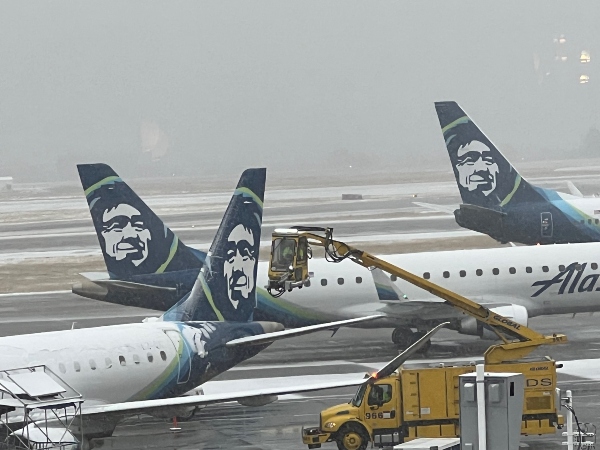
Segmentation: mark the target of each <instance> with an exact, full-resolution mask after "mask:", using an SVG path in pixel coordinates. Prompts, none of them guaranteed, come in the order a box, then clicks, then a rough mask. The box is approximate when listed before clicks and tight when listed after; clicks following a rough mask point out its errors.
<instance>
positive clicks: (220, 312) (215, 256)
mask: <svg viewBox="0 0 600 450" xmlns="http://www.w3.org/2000/svg"><path fill="white" fill-rule="evenodd" d="M265 178H266V169H247V170H246V171H244V173H242V176H241V177H240V181H239V182H238V185H237V188H236V190H235V191H234V193H233V196H232V197H231V200H230V202H229V206H228V207H227V211H225V215H224V216H223V219H222V220H221V225H220V226H219V229H218V230H217V234H216V235H215V238H214V240H213V242H212V245H211V246H210V251H209V252H208V255H207V257H206V263H205V266H204V267H203V268H202V270H201V271H200V274H199V275H198V279H197V280H196V283H195V284H194V287H193V288H192V291H191V292H190V293H189V294H188V295H186V296H185V297H184V298H183V299H181V300H180V301H179V303H178V304H177V305H175V306H174V307H173V308H171V309H170V310H169V311H167V312H166V313H165V314H164V315H163V320H169V321H196V320H198V321H199V320H211V321H216V320H218V321H231V322H247V321H250V320H252V314H253V312H254V308H255V307H256V271H257V267H258V251H259V248H260V231H261V224H262V212H263V200H264V196H265Z"/></svg>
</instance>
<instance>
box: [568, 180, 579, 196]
mask: <svg viewBox="0 0 600 450" xmlns="http://www.w3.org/2000/svg"><path fill="white" fill-rule="evenodd" d="M567 187H568V188H569V192H570V193H571V195H574V196H575V197H583V194H582V193H581V191H580V190H579V189H577V187H576V186H575V185H574V184H573V182H571V181H568V180H567Z"/></svg>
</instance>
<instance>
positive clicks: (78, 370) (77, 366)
mask: <svg viewBox="0 0 600 450" xmlns="http://www.w3.org/2000/svg"><path fill="white" fill-rule="evenodd" d="M73 367H74V368H75V372H81V366H80V365H79V363H78V362H77V361H75V362H73Z"/></svg>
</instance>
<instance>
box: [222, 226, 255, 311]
mask: <svg viewBox="0 0 600 450" xmlns="http://www.w3.org/2000/svg"><path fill="white" fill-rule="evenodd" d="M257 241H258V239H255V234H254V232H253V231H252V229H251V228H250V227H246V226H245V225H243V224H238V225H237V226H236V227H234V228H233V230H231V232H230V233H229V236H228V237H227V242H226V244H225V245H226V249H225V252H226V253H225V261H224V263H223V276H224V277H225V279H226V283H227V293H228V295H229V301H230V302H231V304H232V305H233V307H234V308H235V309H237V308H238V306H239V303H240V301H245V300H249V299H250V297H251V295H252V294H253V292H254V285H255V280H254V269H255V265H256V260H257V256H258V245H259V243H258V242H257Z"/></svg>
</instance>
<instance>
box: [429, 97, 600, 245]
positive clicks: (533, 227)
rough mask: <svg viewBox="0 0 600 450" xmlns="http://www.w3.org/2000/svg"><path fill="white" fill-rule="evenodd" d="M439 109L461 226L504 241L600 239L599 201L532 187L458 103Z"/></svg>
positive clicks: (530, 242) (440, 105)
mask: <svg viewBox="0 0 600 450" xmlns="http://www.w3.org/2000/svg"><path fill="white" fill-rule="evenodd" d="M435 109H436V111H437V115H438V119H439V122H440V126H441V128H442V135H443V137H444V142H445V144H446V148H447V150H448V155H449V156H450V162H451V164H452V169H453V170H454V175H455V177H456V183H457V185H458V189H459V191H460V195H461V198H462V201H463V203H462V204H461V205H460V206H459V209H457V210H455V211H454V216H455V219H456V223H457V224H458V225H460V226H461V227H464V228H468V229H470V230H474V231H478V232H480V233H484V234H487V235H489V236H490V237H492V238H494V239H496V240H497V241H499V242H501V243H507V242H517V243H522V244H527V245H534V244H565V243H582V242H598V241H600V199H598V198H594V197H589V198H583V197H582V196H581V192H580V191H579V190H578V189H577V188H575V186H574V185H573V184H572V183H570V184H568V187H569V190H570V191H571V192H573V193H575V195H573V194H566V193H562V192H558V191H555V190H552V189H545V188H541V187H539V186H534V185H532V184H530V183H528V182H527V180H525V178H523V177H522V176H521V175H520V174H519V172H518V171H517V170H516V169H515V167H514V166H513V165H512V164H511V163H510V162H509V161H508V160H507V159H506V158H505V157H504V155H502V153H501V152H500V150H498V148H497V147H496V146H495V145H494V144H493V143H492V142H491V141H490V140H489V139H488V138H487V136H486V135H485V134H484V133H483V132H482V131H481V130H480V129H479V127H477V125H475V123H474V122H473V120H472V119H471V118H470V117H469V116H468V115H467V114H466V113H465V112H464V111H463V110H462V109H461V108H460V106H458V104H457V103H456V102H436V103H435ZM429 206H431V205H429Z"/></svg>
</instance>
